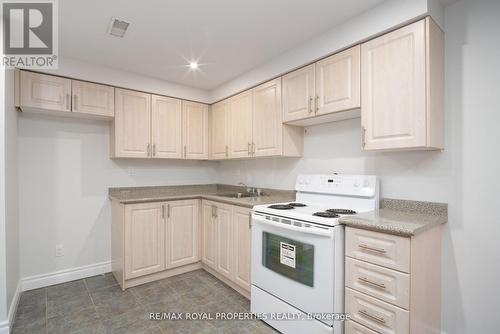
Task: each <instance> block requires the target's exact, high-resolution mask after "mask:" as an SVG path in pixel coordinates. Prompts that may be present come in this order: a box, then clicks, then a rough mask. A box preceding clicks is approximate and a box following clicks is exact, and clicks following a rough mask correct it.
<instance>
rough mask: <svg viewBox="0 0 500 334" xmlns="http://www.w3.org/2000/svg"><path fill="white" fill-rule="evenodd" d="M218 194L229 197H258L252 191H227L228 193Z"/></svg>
mask: <svg viewBox="0 0 500 334" xmlns="http://www.w3.org/2000/svg"><path fill="white" fill-rule="evenodd" d="M217 196H222V197H229V198H248V197H257V195H254V194H252V193H245V192H243V193H226V194H217Z"/></svg>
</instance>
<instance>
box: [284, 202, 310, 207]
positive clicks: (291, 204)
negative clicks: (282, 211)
mask: <svg viewBox="0 0 500 334" xmlns="http://www.w3.org/2000/svg"><path fill="white" fill-rule="evenodd" d="M288 205H290V206H293V207H296V208H297V207H300V208H303V207H304V206H307V205H305V204H304V203H288Z"/></svg>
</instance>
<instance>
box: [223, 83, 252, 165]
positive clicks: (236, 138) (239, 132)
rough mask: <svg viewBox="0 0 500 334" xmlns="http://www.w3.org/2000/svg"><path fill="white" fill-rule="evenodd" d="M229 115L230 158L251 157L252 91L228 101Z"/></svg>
mask: <svg viewBox="0 0 500 334" xmlns="http://www.w3.org/2000/svg"><path fill="white" fill-rule="evenodd" d="M229 103H230V113H231V117H230V119H231V122H230V124H231V127H230V130H231V135H230V138H231V139H230V143H231V144H230V147H229V149H230V151H229V152H230V157H231V158H245V157H249V156H250V155H251V145H252V110H253V98H252V91H251V90H247V91H244V92H243V93H240V94H238V95H236V96H233V97H232V98H230V99H229Z"/></svg>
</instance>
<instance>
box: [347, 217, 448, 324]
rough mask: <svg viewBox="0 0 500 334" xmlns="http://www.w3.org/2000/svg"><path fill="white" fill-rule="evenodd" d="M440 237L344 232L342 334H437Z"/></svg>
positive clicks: (434, 231) (437, 233) (437, 230)
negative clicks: (344, 329)
mask: <svg viewBox="0 0 500 334" xmlns="http://www.w3.org/2000/svg"><path fill="white" fill-rule="evenodd" d="M441 234H442V230H441V226H436V227H433V228H431V229H429V230H426V231H423V232H421V233H418V234H416V235H413V236H411V237H405V236H397V235H392V234H387V233H382V232H375V231H368V230H364V229H358V228H353V227H346V231H345V256H346V258H345V264H346V266H345V309H346V313H348V314H350V315H351V317H350V319H349V320H348V321H347V324H346V333H347V334H353V333H384V334H385V333H387V334H389V333H440V332H441V299H440V296H441Z"/></svg>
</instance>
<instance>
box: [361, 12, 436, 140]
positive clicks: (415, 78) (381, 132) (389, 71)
mask: <svg viewBox="0 0 500 334" xmlns="http://www.w3.org/2000/svg"><path fill="white" fill-rule="evenodd" d="M361 59H362V62H361V72H362V94H363V96H362V103H361V111H362V114H361V123H362V136H363V140H362V146H363V149H365V150H387V149H442V148H443V147H444V139H443V134H444V131H443V119H444V116H443V112H444V111H443V32H442V31H441V30H440V29H439V27H438V26H437V25H436V24H435V23H434V21H432V20H431V19H430V18H426V19H423V20H421V21H418V22H415V23H413V24H410V25H408V26H406V27H403V28H400V29H398V30H395V31H393V32H390V33H388V34H385V35H383V36H381V37H378V38H375V39H373V40H370V41H368V42H366V43H363V44H362V45H361Z"/></svg>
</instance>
